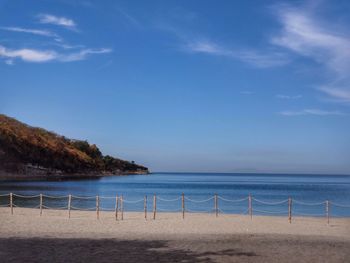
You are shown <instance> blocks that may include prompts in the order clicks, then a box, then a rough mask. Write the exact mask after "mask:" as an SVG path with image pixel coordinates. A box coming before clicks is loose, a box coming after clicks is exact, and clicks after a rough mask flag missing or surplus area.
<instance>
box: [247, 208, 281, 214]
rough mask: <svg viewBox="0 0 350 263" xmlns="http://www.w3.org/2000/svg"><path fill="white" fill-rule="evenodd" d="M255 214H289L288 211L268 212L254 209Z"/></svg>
mask: <svg viewBox="0 0 350 263" xmlns="http://www.w3.org/2000/svg"><path fill="white" fill-rule="evenodd" d="M252 211H253V212H258V213H265V214H287V213H288V211H266V210H258V209H252Z"/></svg>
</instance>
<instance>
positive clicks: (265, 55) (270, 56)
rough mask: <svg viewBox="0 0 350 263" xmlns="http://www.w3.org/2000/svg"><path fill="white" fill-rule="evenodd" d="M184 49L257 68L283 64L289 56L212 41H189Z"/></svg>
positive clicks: (287, 60)
mask: <svg viewBox="0 0 350 263" xmlns="http://www.w3.org/2000/svg"><path fill="white" fill-rule="evenodd" d="M184 49H185V50H186V51H188V52H194V53H204V54H209V55H217V56H225V57H228V58H232V59H237V60H240V61H242V62H245V63H247V64H250V65H252V66H255V67H258V68H269V67H275V66H281V65H285V64H287V63H288V62H289V58H288V57H287V56H286V55H285V54H283V53H280V52H275V51H267V52H262V51H258V50H254V49H238V48H237V49H229V48H226V47H223V46H221V45H219V44H217V43H214V42H212V41H207V40H205V41H203V40H201V41H191V42H188V43H187V44H186V45H185V46H184Z"/></svg>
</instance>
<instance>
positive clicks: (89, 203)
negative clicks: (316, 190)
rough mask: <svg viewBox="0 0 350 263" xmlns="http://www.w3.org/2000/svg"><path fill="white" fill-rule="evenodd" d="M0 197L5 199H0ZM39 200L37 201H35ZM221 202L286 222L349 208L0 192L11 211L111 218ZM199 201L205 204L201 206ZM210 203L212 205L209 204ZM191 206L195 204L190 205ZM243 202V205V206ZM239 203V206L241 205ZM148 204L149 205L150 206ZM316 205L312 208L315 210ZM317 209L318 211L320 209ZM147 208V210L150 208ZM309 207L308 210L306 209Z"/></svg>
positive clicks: (214, 208)
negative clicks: (106, 214)
mask: <svg viewBox="0 0 350 263" xmlns="http://www.w3.org/2000/svg"><path fill="white" fill-rule="evenodd" d="M3 200H7V202H6V203H3V202H2V201H3ZM103 200H107V201H109V202H110V203H111V202H114V208H111V207H106V206H101V201H103ZM38 203H39V204H38ZM222 203H225V204H226V206H224V207H225V208H230V209H236V211H238V212H236V213H234V214H240V215H249V216H250V218H251V219H252V218H253V214H258V215H279V216H283V215H287V216H288V221H289V223H291V222H292V215H296V216H315V217H325V218H326V220H327V223H328V224H329V220H330V218H331V216H332V217H340V216H339V215H337V214H335V213H333V214H331V207H332V210H335V209H338V210H339V209H350V205H348V204H340V203H335V202H331V201H329V200H326V201H323V202H304V201H301V200H297V199H292V198H288V199H284V200H279V201H273V202H271V201H265V200H260V199H257V198H255V197H253V196H251V195H250V194H249V195H248V196H247V197H243V198H240V199H228V198H225V197H223V196H220V195H217V194H215V195H214V196H211V197H209V198H206V199H192V198H190V197H187V196H185V195H184V194H182V195H181V196H179V197H176V198H172V199H168V198H163V197H158V196H157V195H153V198H152V199H151V202H148V197H147V195H145V196H144V198H141V199H130V200H129V199H125V198H124V196H123V195H120V196H119V195H116V196H98V195H97V196H76V195H61V196H53V195H46V194H39V195H19V194H14V193H9V194H1V195H0V207H7V208H10V212H11V214H13V213H14V208H21V207H22V208H35V209H39V210H40V216H41V215H42V213H43V210H50V209H52V210H68V217H69V218H70V217H71V211H72V210H78V211H96V217H97V219H99V216H100V211H106V212H114V214H115V219H116V220H118V219H119V218H120V219H121V220H123V219H124V212H125V211H142V210H143V212H144V218H145V219H147V218H148V212H152V218H153V219H154V220H155V219H156V217H157V212H170V213H174V212H181V213H182V218H185V214H186V213H214V214H215V215H216V217H218V215H219V214H232V211H229V210H226V209H225V208H222V207H221V208H220V207H219V206H220V204H222ZM227 203H228V204H227ZM203 205H206V206H205V207H203ZM211 205H212V207H210V206H211ZM194 206H195V207H194ZM244 206H245V208H244ZM305 206H306V207H308V209H309V210H308V212H307V213H305V212H303V211H300V207H305ZM242 207H243V209H242ZM150 208H151V209H150ZM315 209H316V210H315ZM320 209H322V211H321V212H320ZM150 210H151V211H150ZM309 211H310V212H309Z"/></svg>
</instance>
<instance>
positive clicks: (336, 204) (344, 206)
mask: <svg viewBox="0 0 350 263" xmlns="http://www.w3.org/2000/svg"><path fill="white" fill-rule="evenodd" d="M329 204H332V205H334V206H338V207H343V208H350V205H343V204H338V203H333V202H329Z"/></svg>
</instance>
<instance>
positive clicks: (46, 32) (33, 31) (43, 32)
mask: <svg viewBox="0 0 350 263" xmlns="http://www.w3.org/2000/svg"><path fill="white" fill-rule="evenodd" d="M1 29H3V30H7V31H12V32H23V33H29V34H34V35H39V36H46V37H58V36H57V35H56V34H55V33H53V32H51V31H49V30H45V29H29V28H22V27H1Z"/></svg>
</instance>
